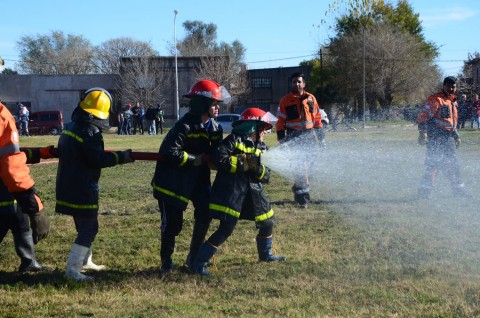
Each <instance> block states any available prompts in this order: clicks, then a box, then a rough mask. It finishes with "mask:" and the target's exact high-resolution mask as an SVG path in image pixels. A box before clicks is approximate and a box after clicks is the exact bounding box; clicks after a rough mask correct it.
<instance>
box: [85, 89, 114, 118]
mask: <svg viewBox="0 0 480 318" xmlns="http://www.w3.org/2000/svg"><path fill="white" fill-rule="evenodd" d="M111 104H112V96H110V93H109V92H107V91H106V90H105V89H103V88H101V87H94V88H90V89H89V90H87V91H86V92H85V94H83V97H82V99H81V100H80V107H81V108H82V109H83V110H84V111H86V112H87V113H90V114H92V115H93V116H95V117H97V118H100V119H107V118H108V116H109V111H110V105H111Z"/></svg>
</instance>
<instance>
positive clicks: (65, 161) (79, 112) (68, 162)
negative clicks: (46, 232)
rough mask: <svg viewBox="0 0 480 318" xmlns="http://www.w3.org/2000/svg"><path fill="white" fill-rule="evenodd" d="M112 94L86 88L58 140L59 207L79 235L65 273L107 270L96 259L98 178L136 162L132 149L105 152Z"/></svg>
mask: <svg viewBox="0 0 480 318" xmlns="http://www.w3.org/2000/svg"><path fill="white" fill-rule="evenodd" d="M111 104H112V97H111V96H110V94H109V93H108V92H107V91H106V90H104V89H103V88H100V87H94V88H91V89H89V90H87V91H86V92H85V94H84V95H83V96H82V98H81V100H80V103H79V104H78V106H77V108H75V110H74V111H73V114H72V122H71V123H69V124H68V125H67V127H66V128H65V130H64V131H63V132H62V135H61V136H60V139H59V140H58V152H59V163H58V170H57V183H56V196H57V202H56V206H55V211H57V212H59V213H61V214H67V215H71V216H72V217H73V221H74V223H75V228H76V230H77V237H76V239H75V242H74V244H73V245H72V248H71V250H70V254H69V256H68V260H67V270H66V273H65V277H67V278H71V279H73V280H76V281H89V280H92V279H93V278H92V277H90V276H87V275H84V274H82V273H81V272H80V271H82V270H95V271H98V270H103V269H105V266H103V265H96V264H95V263H93V262H92V243H93V241H94V240H95V236H96V235H97V232H98V209H99V207H98V180H99V179H100V172H101V169H102V168H106V167H112V166H115V165H117V164H123V163H129V162H133V159H132V156H131V150H127V151H112V152H105V151H104V144H103V136H102V130H103V129H106V128H108V127H109V123H108V117H109V111H110V106H111Z"/></svg>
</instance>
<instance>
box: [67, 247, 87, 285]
mask: <svg viewBox="0 0 480 318" xmlns="http://www.w3.org/2000/svg"><path fill="white" fill-rule="evenodd" d="M89 250H90V248H89V247H86V246H82V245H78V244H73V246H72V249H71V250H70V254H69V255H68V260H67V270H66V272H65V278H71V279H73V280H75V281H92V280H93V277H90V276H87V275H84V274H82V273H80V270H81V269H82V267H83V261H84V260H85V257H86V256H87V254H88V251H89Z"/></svg>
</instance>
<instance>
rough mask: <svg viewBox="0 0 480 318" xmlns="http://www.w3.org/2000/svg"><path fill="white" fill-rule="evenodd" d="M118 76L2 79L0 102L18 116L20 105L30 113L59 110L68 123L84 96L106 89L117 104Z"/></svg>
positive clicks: (19, 76) (39, 76) (4, 76)
mask: <svg viewBox="0 0 480 318" xmlns="http://www.w3.org/2000/svg"><path fill="white" fill-rule="evenodd" d="M116 83H117V76H116V75H0V100H1V101H2V103H3V104H4V105H5V106H7V107H8V109H9V110H10V111H11V112H12V113H13V114H15V112H16V110H17V106H16V105H17V103H22V104H24V105H25V106H27V108H28V109H29V110H30V112H36V111H42V110H59V111H61V112H62V113H63V118H64V119H65V121H66V122H69V121H70V117H71V115H72V112H73V110H74V109H75V107H76V106H77V104H78V101H79V100H80V97H81V96H82V94H83V93H84V92H85V91H86V90H87V89H89V88H92V87H97V86H98V87H103V88H105V89H107V90H108V91H109V92H110V93H112V97H113V98H114V100H116V98H115V96H116V95H117V90H116Z"/></svg>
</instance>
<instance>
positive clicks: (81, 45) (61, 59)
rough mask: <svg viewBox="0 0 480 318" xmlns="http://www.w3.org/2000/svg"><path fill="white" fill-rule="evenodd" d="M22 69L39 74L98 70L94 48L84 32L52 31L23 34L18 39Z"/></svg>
mask: <svg viewBox="0 0 480 318" xmlns="http://www.w3.org/2000/svg"><path fill="white" fill-rule="evenodd" d="M17 47H18V48H19V51H20V62H19V63H18V66H19V69H20V71H22V72H25V73H29V74H38V75H66V74H88V73H92V72H94V71H95V68H94V65H93V63H92V60H93V47H92V45H91V43H90V41H88V40H87V39H85V38H84V37H83V36H81V35H72V34H68V35H67V36H65V35H64V33H63V32H62V31H52V32H51V34H49V35H40V34H38V35H37V36H23V37H22V38H21V39H20V40H19V41H18V42H17Z"/></svg>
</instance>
